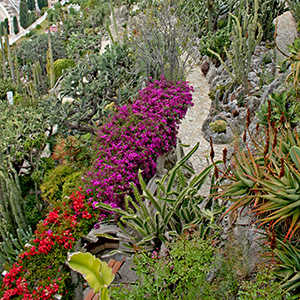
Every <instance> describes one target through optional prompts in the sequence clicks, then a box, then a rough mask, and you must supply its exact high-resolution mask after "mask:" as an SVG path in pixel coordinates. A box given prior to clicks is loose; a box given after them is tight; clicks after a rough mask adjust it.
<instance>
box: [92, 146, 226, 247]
mask: <svg viewBox="0 0 300 300" xmlns="http://www.w3.org/2000/svg"><path fill="white" fill-rule="evenodd" d="M198 147H199V143H198V144H197V145H196V146H195V147H194V148H193V149H192V150H191V151H190V152H189V153H188V154H187V155H186V156H185V157H183V158H182V159H181V160H180V161H179V162H178V163H177V164H176V165H175V167H174V168H173V169H172V170H171V171H170V172H169V173H168V174H166V175H165V176H163V178H162V179H161V180H158V181H156V183H157V191H156V193H155V194H154V193H152V192H151V191H150V190H149V189H148V188H147V186H146V183H145V181H144V180H143V178H142V175H141V171H140V172H139V181H140V185H141V189H142V193H140V192H139V190H138V188H137V187H136V186H135V185H134V184H131V187H132V189H133V192H134V198H135V199H132V198H131V197H129V196H127V197H126V199H125V201H126V205H125V209H124V210H123V209H119V208H112V207H111V206H110V205H108V204H104V203H100V204H98V207H99V208H102V209H105V210H108V211H112V212H114V213H117V214H119V215H120V216H121V219H120V222H119V227H120V228H121V229H122V230H123V231H124V233H125V236H126V237H127V239H126V240H127V241H128V242H129V243H130V245H131V246H133V245H137V246H143V247H145V249H146V250H151V249H155V248H160V246H161V244H162V243H163V242H166V241H168V240H170V239H172V237H176V236H179V235H180V234H181V233H183V231H184V230H186V229H188V228H190V227H195V226H197V225H200V224H201V223H202V224H203V225H202V227H201V228H202V229H201V230H202V231H205V232H206V233H207V232H208V230H209V228H217V226H216V225H215V217H216V215H217V214H219V213H220V212H221V211H222V209H219V210H218V209H217V210H214V209H212V208H210V209H208V206H209V204H208V203H206V205H205V202H204V198H203V197H201V196H199V194H198V192H199V190H200V188H201V186H202V185H203V183H204V182H205V180H206V178H207V177H208V175H209V174H210V173H211V171H212V170H213V168H214V167H215V165H217V164H219V163H221V161H217V162H215V163H214V164H212V165H210V166H208V167H207V168H205V169H204V170H203V171H202V172H201V173H200V174H198V175H195V174H194V171H193V170H192V169H191V168H190V167H188V166H187V165H186V161H187V160H188V159H189V158H190V157H191V156H192V154H193V153H194V152H195V151H196V150H197V149H198ZM184 168H185V169H187V170H188V171H189V172H190V173H192V174H194V176H193V177H192V178H191V179H189V180H187V179H186V177H185V176H184V173H183V169H184ZM204 225H205V226H204ZM203 226H204V227H205V228H204V227H203ZM106 237H107V236H106Z"/></svg>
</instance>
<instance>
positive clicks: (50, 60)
mask: <svg viewBox="0 0 300 300" xmlns="http://www.w3.org/2000/svg"><path fill="white" fill-rule="evenodd" d="M48 47H49V48H48V50H47V66H46V68H47V74H48V77H49V81H50V88H51V89H52V88H53V87H54V84H55V73H54V65H53V53H52V44H51V38H50V34H49V35H48Z"/></svg>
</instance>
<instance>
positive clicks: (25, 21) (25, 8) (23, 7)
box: [20, 0, 28, 28]
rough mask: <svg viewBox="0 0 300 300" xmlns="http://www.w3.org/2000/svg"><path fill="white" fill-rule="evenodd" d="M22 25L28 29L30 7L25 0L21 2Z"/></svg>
mask: <svg viewBox="0 0 300 300" xmlns="http://www.w3.org/2000/svg"><path fill="white" fill-rule="evenodd" d="M20 25H21V26H22V27H23V28H27V27H28V5H27V3H26V1H25V0H21V2H20Z"/></svg>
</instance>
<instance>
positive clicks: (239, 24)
mask: <svg viewBox="0 0 300 300" xmlns="http://www.w3.org/2000/svg"><path fill="white" fill-rule="evenodd" d="M243 2H244V4H245V5H243V7H246V8H247V9H246V10H244V11H243V14H242V16H241V17H240V18H238V17H237V16H234V15H233V14H230V16H231V18H232V20H233V25H232V30H231V35H232V41H231V48H232V50H230V51H226V49H225V51H226V54H227V57H228V59H229V60H230V61H231V64H232V68H233V71H234V75H233V74H232V73H231V72H230V70H229V68H228V67H227V66H226V64H225V63H224V61H223V60H222V58H221V57H220V55H219V54H218V53H216V52H214V51H212V50H210V49H208V51H210V52H211V53H212V54H214V55H215V56H217V57H218V58H219V60H220V61H221V63H222V64H223V65H224V67H225V69H226V71H227V72H229V74H230V76H231V77H232V78H234V79H235V80H237V82H238V83H240V84H242V85H243V87H244V92H245V94H249V82H248V74H249V72H250V68H251V58H252V54H253V52H254V50H255V47H256V46H257V45H258V43H259V42H260V41H261V39H262V28H261V25H260V24H259V22H258V0H255V5H254V14H253V15H252V14H251V13H250V12H249V5H248V0H244V1H243ZM240 19H241V21H240Z"/></svg>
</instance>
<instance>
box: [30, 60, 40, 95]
mask: <svg viewBox="0 0 300 300" xmlns="http://www.w3.org/2000/svg"><path fill="white" fill-rule="evenodd" d="M32 77H33V83H34V89H35V91H36V93H37V95H38V96H40V94H41V93H40V86H41V82H42V68H41V65H40V63H39V62H38V61H37V62H35V63H34V65H33V66H32Z"/></svg>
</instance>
